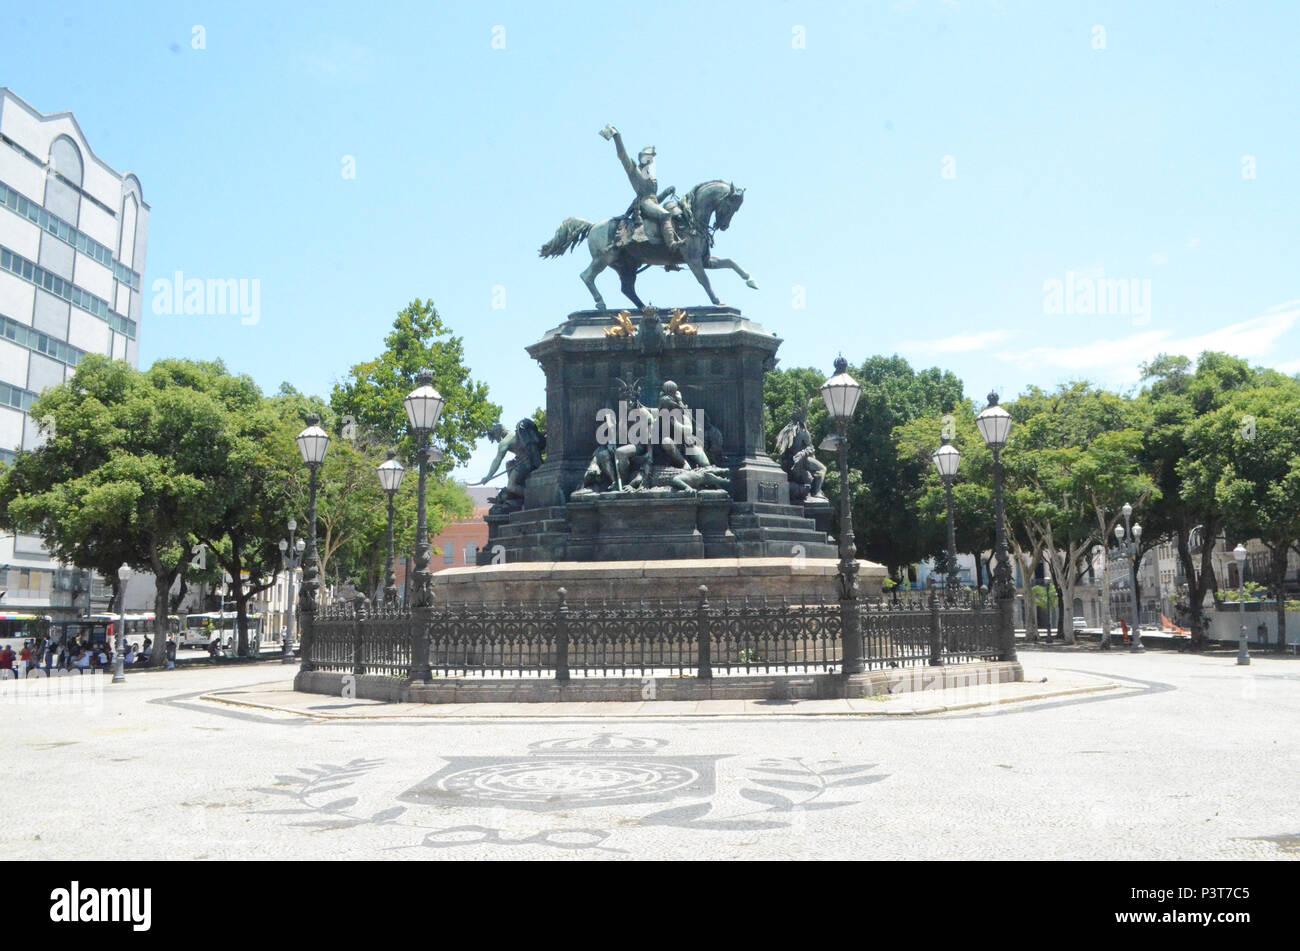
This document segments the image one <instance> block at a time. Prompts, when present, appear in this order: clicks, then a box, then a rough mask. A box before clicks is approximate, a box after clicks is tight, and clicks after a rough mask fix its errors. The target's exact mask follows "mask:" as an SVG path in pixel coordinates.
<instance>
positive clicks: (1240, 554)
mask: <svg viewBox="0 0 1300 951" xmlns="http://www.w3.org/2000/svg"><path fill="white" fill-rule="evenodd" d="M1246 554H1247V552H1246V546H1245V545H1243V544H1241V543H1240V542H1238V543H1237V547H1236V548H1234V549H1233V550H1232V557H1233V558H1235V559H1236V561H1237V602H1238V604H1239V605H1240V610H1239V612H1238V613H1239V614H1240V616H1241V634H1240V635H1239V637H1240V640H1238V642H1237V665H1238V666H1241V667H1245V666H1246V665H1248V664H1249V663H1250V647H1249V645H1248V644H1247V643H1246Z"/></svg>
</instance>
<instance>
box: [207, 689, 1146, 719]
mask: <svg viewBox="0 0 1300 951" xmlns="http://www.w3.org/2000/svg"><path fill="white" fill-rule="evenodd" d="M1123 686H1124V685H1123V684H1119V683H1114V682H1106V683H1102V684H1095V685H1092V686H1084V687H1067V688H1064V689H1061V690H1049V691H1043V692H1041V693H1035V694H1029V695H1026V696H1023V697H1008V698H1005V699H1002V700H977V701H972V702H970V703H957V704H949V705H945V704H936V705H934V706H929V707H912V708H907V709H899V710H848V711H836V712H827V711H825V710H809V711H803V712H801V711H799V710H797V709H792V710H789V711H785V712H783V713H744V712H742V713H722V712H718V713H663V714H660V715H659V716H658V718H659V719H670V720H671V719H701V718H705V719H707V718H718V719H737V718H744V719H762V718H764V717H823V718H827V717H834V718H844V717H876V718H880V717H909V716H929V715H932V714H936V713H959V712H963V711H966V710H975V709H979V708H982V707H999V706H1007V705H1009V704H1014V703H1031V702H1033V701H1036V700H1050V699H1054V698H1057V697H1070V696H1078V695H1080V694H1088V693H1103V692H1105V691H1108V690H1119V689H1121V688H1123ZM198 699H199V700H206V701H208V702H210V703H220V704H225V705H226V706H231V707H244V708H247V709H253V710H266V711H270V712H274V713H283V714H289V715H290V716H295V717H301V718H303V719H307V720H316V721H319V722H324V723H328V722H335V721H347V720H360V721H392V722H395V723H401V722H405V721H419V722H428V721H431V720H432V721H435V722H436V721H439V720H476V721H479V720H481V721H501V720H574V719H576V720H590V719H592V718H593V717H595V718H602V719H604V718H608V719H636V720H643V719H647V718H649V716H648V715H646V714H630V713H611V714H593V713H581V714H580V713H573V714H567V713H533V714H530V713H527V712H520V713H516V714H510V715H507V716H483V715H481V714H474V713H453V714H445V715H443V716H419V715H414V716H394V715H391V714H383V713H376V714H365V713H344V714H321V713H310V712H304V711H300V710H292V709H289V708H288V707H277V706H274V705H272V704H268V703H258V702H256V701H253V700H235V699H232V698H229V697H223V696H220V695H218V694H216V693H205V694H200V695H199V697H198ZM654 702H655V701H644V703H654ZM669 702H671V701H669ZM518 706H520V707H527V706H528V704H522V703H521V704H518ZM538 706H540V704H539V705H538Z"/></svg>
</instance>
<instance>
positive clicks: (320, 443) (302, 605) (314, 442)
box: [297, 413, 330, 671]
mask: <svg viewBox="0 0 1300 951" xmlns="http://www.w3.org/2000/svg"><path fill="white" fill-rule="evenodd" d="M297 443H298V451H299V452H300V453H302V461H303V462H304V463H306V464H307V471H308V473H309V474H310V475H309V478H308V482H307V549H306V555H307V567H305V568H304V569H303V571H302V588H301V589H300V590H299V592H298V602H299V603H298V608H299V611H300V612H301V614H302V667H301V669H302V670H304V671H309V670H315V669H316V665H315V664H313V663H312V660H311V625H312V620H313V618H314V615H315V613H316V592H317V591H318V590H319V589H320V558H319V554H318V552H317V550H316V491H317V488H318V484H319V481H320V467H321V465H322V464H323V463H324V462H325V453H326V452H327V451H328V450H329V447H330V437H329V434H328V433H326V432H325V430H323V429H321V427H320V417H319V416H317V415H316V414H315V413H312V414H311V415H310V416H308V417H307V428H306V429H304V430H303V431H302V432H300V433H299V434H298V436H297Z"/></svg>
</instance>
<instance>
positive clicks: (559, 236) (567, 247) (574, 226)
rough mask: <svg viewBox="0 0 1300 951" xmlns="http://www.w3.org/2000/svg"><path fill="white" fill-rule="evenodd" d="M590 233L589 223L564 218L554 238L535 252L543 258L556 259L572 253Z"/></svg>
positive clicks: (582, 220)
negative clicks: (569, 252) (566, 253)
mask: <svg viewBox="0 0 1300 951" xmlns="http://www.w3.org/2000/svg"><path fill="white" fill-rule="evenodd" d="M590 231H591V222H590V221H587V220H585V219H583V218H565V219H564V220H563V221H562V222H560V226H559V227H558V228H556V229H555V237H554V238H552V239H551V240H550V241H547V242H546V243H545V244H544V245H542V247H541V249H540V250H539V251H538V252H537V253H538V254H539V255H541V256H542V257H544V258H558V257H561V256H563V255H564V254H565V252H567V251H572V250H573V249H574V248H576V247H577V246H578V245H579V244H580V243H581V242H582V241H584V240H585V239H586V237H587V234H588V233H589V232H590Z"/></svg>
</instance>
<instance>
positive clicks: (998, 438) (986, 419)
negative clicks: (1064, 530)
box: [975, 393, 1016, 661]
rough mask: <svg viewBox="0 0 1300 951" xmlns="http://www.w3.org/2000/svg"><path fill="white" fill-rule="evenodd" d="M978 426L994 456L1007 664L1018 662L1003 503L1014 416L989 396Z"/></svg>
mask: <svg viewBox="0 0 1300 951" xmlns="http://www.w3.org/2000/svg"><path fill="white" fill-rule="evenodd" d="M975 425H976V426H977V427H978V428H979V431H980V435H981V436H983V437H984V444H985V445H986V446H988V447H989V449H990V450H992V452H993V508H994V512H995V514H996V527H995V535H994V546H993V547H994V553H995V556H996V559H997V567H996V568H994V569H993V593H994V597H995V598H996V599H997V604H998V610H999V611H1000V612H1001V616H1002V617H1001V620H1002V652H1001V658H1002V660H1004V661H1014V660H1015V659H1016V632H1015V628H1014V627H1013V626H1012V620H1011V599H1012V597H1013V596H1014V591H1013V590H1012V585H1011V555H1010V553H1009V552H1008V551H1007V513H1006V505H1005V502H1004V501H1003V473H1002V450H1003V449H1004V448H1006V445H1007V436H1008V435H1010V433H1011V414H1010V413H1008V412H1007V411H1006V410H1005V409H1003V408H1002V407H1001V406H999V405H998V394H996V393H990V394H989V405H988V406H987V407H985V409H984V411H983V412H981V413H980V414H979V415H978V416H976V417H975Z"/></svg>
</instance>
